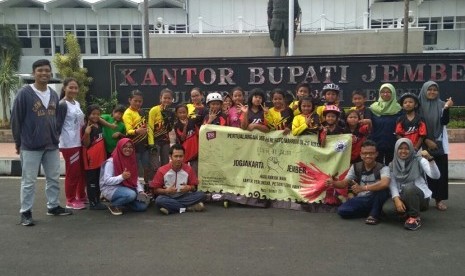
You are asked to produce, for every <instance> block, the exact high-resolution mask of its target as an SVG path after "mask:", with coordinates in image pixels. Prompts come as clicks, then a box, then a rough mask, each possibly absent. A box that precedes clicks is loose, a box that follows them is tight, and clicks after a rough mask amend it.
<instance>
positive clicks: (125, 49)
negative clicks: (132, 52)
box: [121, 37, 129, 54]
mask: <svg viewBox="0 0 465 276" xmlns="http://www.w3.org/2000/svg"><path fill="white" fill-rule="evenodd" d="M121 53H122V54H129V38H127V37H122V38H121Z"/></svg>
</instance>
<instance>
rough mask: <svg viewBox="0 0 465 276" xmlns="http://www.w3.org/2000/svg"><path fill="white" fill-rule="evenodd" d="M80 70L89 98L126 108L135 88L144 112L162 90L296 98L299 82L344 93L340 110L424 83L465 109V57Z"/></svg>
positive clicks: (92, 64)
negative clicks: (358, 99) (383, 90)
mask: <svg viewBox="0 0 465 276" xmlns="http://www.w3.org/2000/svg"><path fill="white" fill-rule="evenodd" d="M84 66H85V67H86V68H87V69H88V72H89V75H90V76H91V77H93V79H94V81H93V83H92V86H91V89H90V91H91V92H90V93H91V95H94V96H97V97H102V98H107V97H110V95H111V93H113V92H117V93H118V99H119V101H120V102H121V103H127V98H128V96H129V93H130V92H131V91H132V90H134V89H138V90H140V91H142V92H143V94H144V107H145V108H148V107H151V106H154V105H156V104H158V103H159V93H160V91H161V90H162V89H163V88H170V89H171V90H172V91H173V92H174V94H175V97H174V101H175V103H182V102H188V101H189V97H190V96H189V92H190V90H191V89H192V88H194V87H200V88H201V89H202V90H203V91H204V93H205V94H208V93H210V92H220V93H227V92H229V91H230V90H231V89H232V88H234V87H236V86H241V87H242V88H244V89H245V90H246V91H250V90H251V89H253V88H256V87H259V88H262V89H264V90H265V91H267V92H269V91H271V90H272V89H274V88H276V87H279V88H282V89H284V90H287V91H288V92H289V93H290V94H292V95H294V94H295V91H294V90H295V87H296V85H297V84H299V83H300V82H307V83H309V84H310V85H311V87H312V93H313V94H314V95H319V91H321V89H322V87H323V86H324V85H325V84H326V83H330V82H334V83H336V84H338V85H339V86H340V87H341V89H342V90H343V92H342V103H343V105H344V106H350V105H351V93H352V91H353V90H356V89H359V90H363V91H364V92H365V93H366V95H367V99H368V101H374V100H377V98H378V89H379V87H380V86H381V85H382V84H384V83H391V84H393V85H394V87H396V89H397V93H398V95H401V94H403V93H405V92H413V93H416V94H418V92H419V91H420V89H421V86H422V84H423V83H424V82H426V81H428V80H434V81H436V82H437V83H438V84H439V90H440V93H441V98H442V99H446V98H448V97H452V98H453V100H454V102H455V104H456V105H461V106H464V105H465V97H464V95H465V55H464V54H409V55H359V56H317V57H308V56H293V57H284V58H274V57H256V58H208V59H118V60H116V59H103V60H102V59H99V60H84Z"/></svg>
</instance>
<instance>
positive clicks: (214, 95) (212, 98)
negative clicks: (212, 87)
mask: <svg viewBox="0 0 465 276" xmlns="http://www.w3.org/2000/svg"><path fill="white" fill-rule="evenodd" d="M212 101H220V102H223V97H222V96H221V94H220V93H217V92H213V93H210V94H208V95H207V104H208V103H209V102H212Z"/></svg>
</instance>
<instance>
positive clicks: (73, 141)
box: [58, 101, 84, 149]
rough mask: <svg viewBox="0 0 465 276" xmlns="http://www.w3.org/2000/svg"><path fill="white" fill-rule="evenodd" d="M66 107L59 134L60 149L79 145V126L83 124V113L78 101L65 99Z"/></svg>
mask: <svg viewBox="0 0 465 276" xmlns="http://www.w3.org/2000/svg"><path fill="white" fill-rule="evenodd" d="M66 105H67V106H68V109H67V111H66V117H65V121H64V122H63V128H62V130H61V135H60V144H59V145H58V147H59V148H61V149H67V148H75V147H80V146H81V128H82V126H83V125H84V113H82V111H81V106H80V105H79V102H77V101H74V103H71V102H68V101H66Z"/></svg>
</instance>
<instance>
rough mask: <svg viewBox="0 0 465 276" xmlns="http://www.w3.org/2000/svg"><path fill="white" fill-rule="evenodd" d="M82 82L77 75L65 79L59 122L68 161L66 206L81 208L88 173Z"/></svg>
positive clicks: (63, 147) (64, 153) (66, 166)
mask: <svg viewBox="0 0 465 276" xmlns="http://www.w3.org/2000/svg"><path fill="white" fill-rule="evenodd" d="M78 93H79V84H78V82H77V80H76V79H74V78H66V79H65V80H64V81H63V89H62V91H61V96H60V98H61V100H60V102H59V104H58V117H57V120H58V125H59V126H62V127H61V128H60V132H61V134H60V143H59V145H58V146H59V148H60V151H61V153H62V154H63V159H64V160H65V169H66V176H65V194H66V208H70V209H75V210H80V209H84V208H86V206H85V205H84V203H85V202H86V201H87V195H86V179H85V178H86V176H85V171H84V168H83V167H82V155H81V150H82V144H81V128H82V127H83V126H84V113H83V112H82V110H81V106H80V105H79V102H78V101H77V100H76V97H77V95H78Z"/></svg>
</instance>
